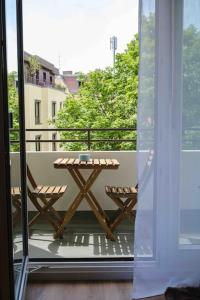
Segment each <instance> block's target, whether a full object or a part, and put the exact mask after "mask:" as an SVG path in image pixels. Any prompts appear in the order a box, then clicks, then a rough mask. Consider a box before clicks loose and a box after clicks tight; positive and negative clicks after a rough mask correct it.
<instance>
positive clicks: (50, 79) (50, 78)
mask: <svg viewBox="0 0 200 300" xmlns="http://www.w3.org/2000/svg"><path fill="white" fill-rule="evenodd" d="M49 81H50V85H52V84H53V77H52V76H50V77H49Z"/></svg>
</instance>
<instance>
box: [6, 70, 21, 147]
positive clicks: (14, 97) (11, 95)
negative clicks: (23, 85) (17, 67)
mask: <svg viewBox="0 0 200 300" xmlns="http://www.w3.org/2000/svg"><path fill="white" fill-rule="evenodd" d="M16 75H17V74H16V72H11V73H9V74H8V105H9V112H11V113H13V128H14V129H19V102H18V92H17V89H16ZM10 140H11V141H12V140H19V134H18V133H17V132H11V133H10ZM19 147H20V146H19V143H16V144H12V143H11V148H10V150H11V151H13V152H15V151H19Z"/></svg>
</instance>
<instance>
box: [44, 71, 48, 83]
mask: <svg viewBox="0 0 200 300" xmlns="http://www.w3.org/2000/svg"><path fill="white" fill-rule="evenodd" d="M46 80H47V73H46V72H43V82H44V83H46Z"/></svg>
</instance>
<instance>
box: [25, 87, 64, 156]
mask: <svg viewBox="0 0 200 300" xmlns="http://www.w3.org/2000/svg"><path fill="white" fill-rule="evenodd" d="M66 97H67V94H66V92H64V91H61V90H59V89H56V88H51V87H41V86H38V85H34V84H29V83H26V84H25V118H26V129H46V128H54V126H53V124H49V121H51V120H52V102H55V103H56V113H57V112H58V111H59V110H60V105H61V103H62V105H63V103H64V101H65V100H66ZM35 101H40V103H41V104H40V124H36V123H35ZM53 133H54V132H53V131H52V132H42V131H40V132H27V133H26V139H27V140H35V138H36V136H41V140H48V139H50V140H51V139H52V134H53ZM57 139H59V133H57ZM56 145H57V150H59V145H58V144H56ZM26 148H27V151H35V150H36V144H35V143H27V145H26ZM40 151H52V143H40Z"/></svg>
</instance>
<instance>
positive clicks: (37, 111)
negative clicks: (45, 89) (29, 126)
mask: <svg viewBox="0 0 200 300" xmlns="http://www.w3.org/2000/svg"><path fill="white" fill-rule="evenodd" d="M40 108H41V101H39V100H35V124H40V113H41V112H40V110H41V109H40Z"/></svg>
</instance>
